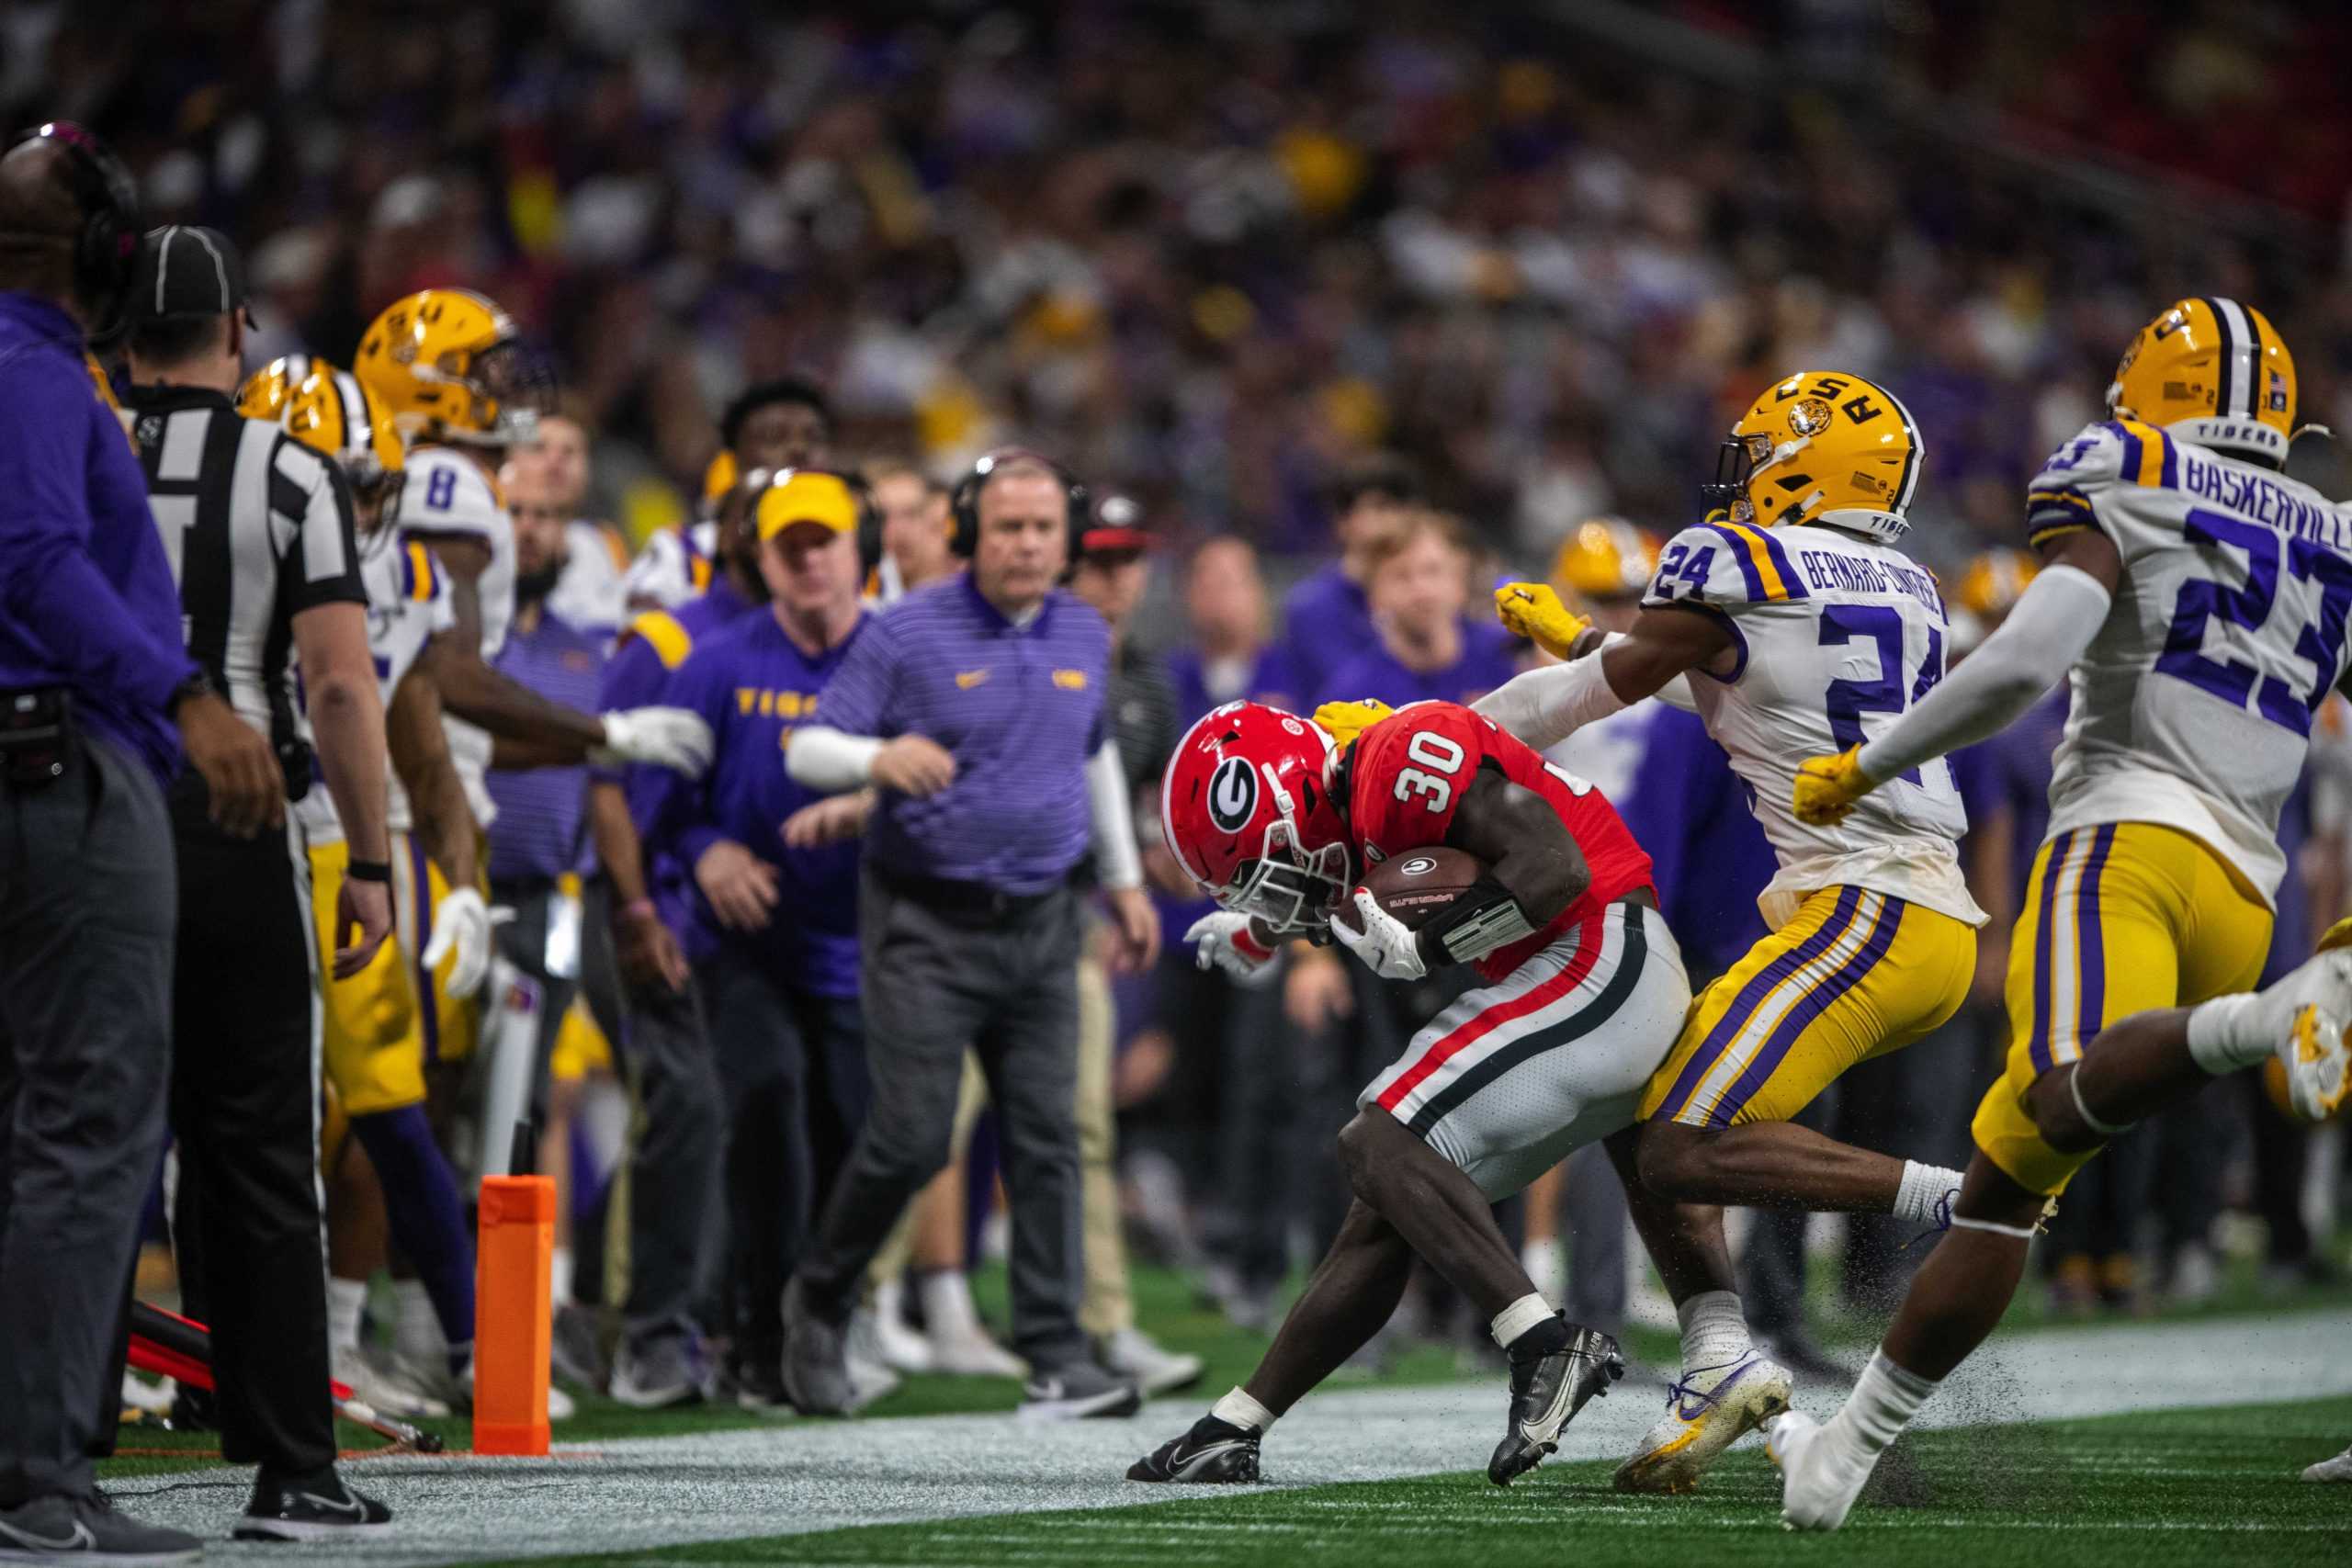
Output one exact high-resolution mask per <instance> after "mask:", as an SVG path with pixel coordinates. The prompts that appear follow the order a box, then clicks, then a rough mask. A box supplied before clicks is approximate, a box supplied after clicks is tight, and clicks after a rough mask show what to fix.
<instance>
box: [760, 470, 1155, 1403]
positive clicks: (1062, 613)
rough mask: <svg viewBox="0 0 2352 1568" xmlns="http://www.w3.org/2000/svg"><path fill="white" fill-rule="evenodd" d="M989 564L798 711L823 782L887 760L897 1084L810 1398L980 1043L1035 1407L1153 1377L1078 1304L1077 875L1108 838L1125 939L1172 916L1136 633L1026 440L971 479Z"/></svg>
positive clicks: (1129, 1395) (797, 1291)
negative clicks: (1137, 812) (1131, 1376)
mask: <svg viewBox="0 0 2352 1568" xmlns="http://www.w3.org/2000/svg"><path fill="white" fill-rule="evenodd" d="M1082 502H1083V496H1082V494H1080V493H1079V492H1077V491H1076V487H1075V486H1074V485H1073V484H1072V483H1071V482H1070V481H1069V479H1068V477H1067V476H1066V475H1064V474H1063V473H1062V472H1061V471H1060V470H1059V469H1058V468H1056V467H1055V466H1054V465H1053V464H1051V463H1049V462H1048V461H1046V459H1045V458H1043V457H1037V456H1036V455H1035V454H1033V453H1028V452H1021V451H1008V452H1001V453H995V454H991V455H990V456H989V457H984V458H982V459H981V460H980V462H979V464H978V466H977V467H975V468H974V469H973V471H972V472H971V474H970V475H968V476H967V478H966V479H965V480H964V482H963V484H961V485H959V486H958V487H957V488H956V513H957V515H956V544H957V547H958V548H959V549H961V550H966V551H967V552H968V553H969V554H970V556H971V565H970V568H969V570H966V571H963V572H960V573H957V574H956V576H953V577H950V578H946V579H944V580H942V581H938V582H934V583H931V584H929V585H927V586H925V587H922V588H920V589H917V590H916V591H915V592H911V593H910V594H908V595H907V596H906V597H905V598H903V599H901V600H900V601H899V604H897V606H896V607H895V608H893V609H892V610H891V611H890V613H889V614H888V615H881V616H877V617H876V618H875V619H874V620H873V621H872V622H871V623H870V624H868V625H867V626H866V627H865V632H864V634H863V635H862V636H860V637H858V638H857V640H856V641H855V642H854V643H853V644H852V645H851V647H850V649H849V652H848V653H847V655H845V656H844V657H843V659H842V664H841V668H840V669H839V670H838V671H835V672H834V674H833V677H832V679H831V682H829V683H828V684H827V685H826V687H825V689H824V692H823V694H822V696H821V698H820V706H819V709H818V711H819V713H820V715H821V716H823V718H824V723H823V724H821V725H804V726H802V727H801V728H799V729H797V730H796V731H794V732H793V735H792V739H791V740H790V743H789V748H790V749H789V750H787V751H786V767H787V768H788V770H789V771H790V773H791V774H792V776H793V777H794V778H795V779H796V780H797V781H799V782H800V783H801V784H806V785H808V786H809V787H810V788H812V789H819V790H828V791H837V790H845V789H855V788H859V787H863V786H865V785H868V784H871V785H873V786H875V788H876V791H877V794H878V799H877V801H876V806H875V808H874V812H873V816H872V818H871V819H870V820H869V822H868V823H867V825H866V830H865V863H864V866H863V870H862V874H861V882H860V887H859V897H858V915H857V925H858V939H859V945H860V965H859V981H860V990H861V992H862V994H863V997H864V1001H865V1022H866V1030H865V1038H866V1052H867V1064H868V1067H869V1069H870V1071H871V1074H872V1077H873V1086H874V1092H873V1100H872V1104H871V1108H870V1110H869V1111H868V1113H867V1115H866V1118H865V1127H864V1128H863V1130H862V1131H861V1132H860V1133H859V1134H858V1140H857V1145H856V1147H855V1148H854V1150H852V1152H851V1154H850V1157H849V1166H848V1168H847V1169H846V1170H845V1171H844V1172H842V1176H841V1177H840V1179H838V1181H837V1183H836V1184H835V1186H834V1189H833V1195H832V1197H831V1201H829V1202H828V1203H827V1205H826V1209H825V1215H824V1220H823V1224H822V1225H821V1227H820V1234H819V1235H818V1237H817V1240H816V1243H815V1245H814V1246H813V1247H811V1248H810V1249H809V1252H808V1253H806V1254H805V1255H804V1256H803V1258H802V1259H801V1262H800V1267H799V1269H798V1271H797V1273H796V1274H795V1275H794V1277H793V1280H792V1284H791V1287H790V1289H789V1290H788V1291H787V1292H786V1295H785V1327H786V1348H785V1362H784V1376H785V1387H786V1391H787V1392H788V1393H790V1394H791V1396H792V1402H793V1403H794V1404H796V1405H797V1406H799V1407H800V1408H801V1409H802V1410H804V1411H825V1412H838V1411H842V1410H845V1409H847V1408H848V1407H849V1404H850V1386H849V1376H848V1370H847V1362H846V1355H845V1340H844V1336H845V1335H846V1332H847V1327H848V1322H849V1314H850V1309H851V1307H852V1306H853V1305H854V1303H855V1300H856V1296H857V1292H858V1288H859V1285H860V1282H861V1281H862V1280H863V1279H864V1277H865V1266H866V1264H867V1263H868V1261H870V1260H871V1259H872V1258H873V1256H874V1254H875V1252H876V1250H877V1249H878V1248H879V1247H881V1245H882V1242H883V1239H884V1237H885V1236H886V1235H888V1232H889V1229H890V1227H891V1225H892V1224H894V1223H895V1222H896V1221H897V1219H898V1217H899V1212H900V1211H901V1210H903V1209H904V1208H905V1207H906V1205H907V1202H908V1201H909V1200H910V1199H911V1198H913V1197H914V1195H915V1193H916V1192H917V1191H918V1190H921V1189H922V1186H923V1184H924V1183H925V1182H927V1181H928V1180H930V1179H931V1178H932V1176H933V1174H935V1173H936V1172H937V1171H938V1170H939V1169H940V1168H941V1167H942V1166H944V1165H945V1164H946V1163H947V1158H948V1143H949V1136H950V1134H951V1133H952V1131H953V1122H954V1120H955V1112H956V1085H957V1082H958V1079H959V1077H960V1076H961V1073H962V1067H963V1059H964V1052H965V1050H966V1048H967V1047H970V1048H971V1049H973V1050H974V1051H976V1052H977V1053H978V1056H979V1061H980V1066H981V1068H982V1070H983V1071H985V1072H986V1074H987V1075H988V1080H989V1100H991V1102H992V1103H994V1105H995V1106H996V1108H997V1111H998V1115H999V1117H1000V1118H1001V1126H1002V1134H1003V1140H1004V1175H1005V1184H1006V1186H1007V1188H1008V1189H1009V1190H1010V1191H1011V1194H1012V1328H1013V1343H1014V1345H1015V1347H1016V1348H1018V1349H1019V1351H1020V1352H1021V1354H1022V1356H1023V1358H1024V1359H1026V1360H1027V1361H1028V1363H1029V1368H1030V1373H1029V1381H1028V1385H1027V1387H1026V1389H1025V1390H1024V1391H1023V1392H1024V1401H1023V1407H1022V1408H1023V1412H1024V1413H1025V1414H1029V1415H1035V1416H1063V1417H1069V1416H1126V1415H1132V1414H1134V1412H1135V1411H1136V1407H1137V1406H1138V1404H1140V1396H1139V1395H1138V1394H1137V1393H1136V1388H1135V1387H1134V1385H1133V1384H1131V1383H1128V1382H1125V1381H1123V1380H1121V1379H1119V1378H1117V1377H1114V1376H1113V1375H1112V1374H1111V1373H1110V1372H1108V1371H1105V1370H1103V1368H1102V1367H1101V1366H1100V1365H1098V1364H1097V1363H1096V1361H1095V1359H1094V1357H1093V1352H1092V1349H1091V1347H1090V1345H1089V1344H1088V1341H1087V1338H1086V1337H1085V1335H1084V1334H1082V1333H1081V1332H1080V1329H1079V1325H1078V1300H1079V1292H1080V1281H1081V1278H1082V1274H1083V1269H1082V1259H1081V1258H1080V1227H1079V1166H1078V1132H1077V1124H1076V1122H1075V1119H1074V1116H1073V1106H1074V1103H1075V1100H1076V1095H1077V1076H1076V1075H1077V1046H1078V991H1077V985H1076V980H1075V976H1076V975H1077V969H1078V952H1079V937H1080V919H1079V914H1080V911H1079V907H1078V896H1077V895H1076V894H1075V893H1073V892H1072V891H1071V889H1070V874H1071V872H1072V871H1073V870H1075V869H1076V868H1077V866H1078V864H1079V863H1080V861H1081V860H1082V859H1084V858H1085V856H1086V855H1087V853H1088V852H1089V850H1090V849H1091V850H1092V852H1093V853H1094V856H1095V869H1096V874H1097V880H1098V881H1099V883H1100V884H1101V886H1102V887H1103V897H1105V899H1106V900H1107V901H1108V903H1109V905H1110V908H1111V912H1112V915H1113V917H1114V930H1115V932H1116V937H1117V945H1118V949H1119V952H1118V953H1117V955H1116V956H1117V957H1118V958H1119V959H1120V960H1121V961H1122V962H1124V963H1125V964H1126V965H1128V966H1131V967H1140V966H1142V965H1144V964H1149V963H1150V962H1151V961H1152V958H1153V956H1154V954H1155V953H1156V952H1157V950H1158V947H1159V919H1158V917H1157V916H1156V914H1155V913H1154V912H1153V909H1152V906H1151V902H1150V900H1149V899H1148V898H1147V897H1145V896H1144V893H1143V887H1142V881H1143V878H1142V870H1141V866H1140V864H1139V858H1138V856H1137V854H1136V839H1135V828H1134V824H1133V821H1132V820H1131V818H1130V815H1129V811H1128V807H1127V793H1126V783H1125V779H1124V778H1123V777H1122V775H1121V769H1120V765H1119V755H1118V747H1117V745H1116V743H1115V742H1114V741H1113V740H1112V739H1110V726H1109V723H1108V720H1107V718H1106V716H1105V714H1104V711H1103V693H1104V688H1105V686H1106V685H1107V683H1108V680H1109V675H1110V658H1111V637H1110V631H1109V628H1108V627H1106V626H1104V625H1103V618H1102V617H1101V616H1100V615H1096V614H1095V613H1094V612H1093V611H1092V610H1091V609H1090V608H1089V607H1088V606H1087V605H1086V604H1083V603H1081V602H1080V600H1078V599H1076V598H1073V597H1072V596H1071V595H1070V594H1069V593H1068V592H1065V591H1063V590H1062V589H1060V588H1058V587H1057V586H1056V583H1057V581H1059V580H1060V578H1061V576H1062V574H1063V570H1064V569H1065V567H1066V566H1067V565H1068V560H1069V536H1070V532H1071V523H1072V518H1071V516H1070V511H1071V508H1072V506H1073V504H1082Z"/></svg>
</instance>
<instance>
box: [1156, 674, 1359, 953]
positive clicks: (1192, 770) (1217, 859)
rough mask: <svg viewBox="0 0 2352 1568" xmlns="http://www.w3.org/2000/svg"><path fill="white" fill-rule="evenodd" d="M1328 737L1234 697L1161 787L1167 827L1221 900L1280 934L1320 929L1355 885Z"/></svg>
mask: <svg viewBox="0 0 2352 1568" xmlns="http://www.w3.org/2000/svg"><path fill="white" fill-rule="evenodd" d="M1338 755H1339V752H1338V748H1336V747H1335V746H1334V745H1333V744H1332V742H1331V738H1330V736H1329V735H1327V734H1326V733H1324V731H1323V730H1322V729H1320V728H1317V726H1315V725H1314V724H1312V723H1310V722H1308V721H1307V720H1306V719H1303V718H1299V717H1297V716H1294V715H1291V714H1286V713H1284V712H1283V711H1282V710H1281V709H1280V708H1270V707H1268V706H1266V705H1264V704H1262V703H1227V704H1226V705H1225V706H1223V707H1221V708H1218V709H1216V711H1215V712H1213V713H1211V714H1209V715H1208V716H1206V717H1204V718H1203V719H1202V720H1201V721H1200V722H1199V723H1198V724H1195V725H1194V726H1193V728H1191V729H1190V730H1188V731H1187V732H1186V733H1185V736H1184V739H1182V741H1181V742H1179V743H1178V745H1177V747H1176V756H1175V760H1174V761H1171V762H1170V763H1169V764H1168V773H1167V774H1166V776H1165V777H1164V778H1163V779H1162V780H1161V782H1160V786H1159V827H1160V831H1161V832H1162V833H1164V834H1166V835H1167V839H1168V848H1169V850H1170V852H1172V853H1173V854H1174V855H1175V856H1176V859H1177V861H1178V863H1181V864H1182V866H1183V868H1184V871H1185V873H1186V874H1188V875H1189V876H1191V877H1192V879H1193V881H1194V882H1197V883H1199V884H1200V885H1201V886H1202V888H1203V889H1204V891H1206V892H1207V893H1208V894H1209V895H1210V896H1211V897H1215V898H1216V901H1217V902H1218V904H1220V905H1222V906H1223V907H1224V908H1227V909H1233V910H1237V911H1238V912H1240V913H1242V914H1246V915H1254V916H1256V917H1257V919H1259V920H1260V921H1261V922H1262V923H1263V924H1265V925H1266V926H1268V927H1270V928H1272V930H1274V931H1293V932H1304V931H1318V930H1320V929H1321V927H1322V924H1323V921H1324V920H1325V919H1326V918H1327V917H1329V914H1330V912H1331V910H1332V909H1333V908H1337V907H1338V904H1339V900H1340V895H1341V894H1343V893H1345V892H1346V891H1347V890H1348V887H1349V886H1350V885H1351V877H1352V872H1351V865H1352V863H1353V860H1352V856H1351V852H1350V839H1349V833H1348V827H1347V824H1346V823H1345V822H1344V821H1342V820H1341V819H1340V812H1339V808H1338V806H1337V805H1336V803H1334V802H1333V800H1332V798H1331V790H1330V784H1329V774H1330V769H1331V766H1332V764H1333V762H1334V761H1337V760H1338Z"/></svg>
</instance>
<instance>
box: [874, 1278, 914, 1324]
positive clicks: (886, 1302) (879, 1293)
mask: <svg viewBox="0 0 2352 1568" xmlns="http://www.w3.org/2000/svg"><path fill="white" fill-rule="evenodd" d="M906 1311H907V1288H906V1286H905V1285H904V1284H902V1283H900V1282H899V1280H897V1279H896V1278H895V1277H894V1278H891V1279H888V1280H883V1281H882V1282H881V1283H880V1284H877V1285H876V1286H875V1287H874V1315H875V1317H876V1319H878V1320H879V1321H881V1322H883V1323H888V1324H890V1325H894V1326H895V1325H904V1323H905V1321H906Z"/></svg>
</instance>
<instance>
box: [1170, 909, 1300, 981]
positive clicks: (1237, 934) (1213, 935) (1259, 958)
mask: <svg viewBox="0 0 2352 1568" xmlns="http://www.w3.org/2000/svg"><path fill="white" fill-rule="evenodd" d="M1184 940H1185V941H1186V942H1193V943H1196V944H1197V945H1196V946H1195V948H1194V949H1193V961H1194V962H1195V963H1197V964H1200V966H1201V967H1202V968H1204V969H1206V968H1208V967H1210V966H1211V965H1215V966H1216V967H1217V968H1219V969H1222V970H1224V971H1225V972H1226V973H1227V974H1228V975H1230V976H1233V977H1234V978H1235V979H1236V980H1238V981H1239V982H1241V984H1243V985H1245V986H1262V985H1264V984H1265V983H1266V982H1267V981H1268V980H1271V979H1272V978H1273V977H1274V973H1275V970H1276V968H1277V965H1276V964H1275V963H1274V950H1273V949H1272V948H1270V947H1261V946H1259V945H1258V941H1257V939H1256V938H1255V937H1253V936H1251V935H1250V917H1249V916H1247V915H1237V914H1235V913H1233V912H1232V911H1231V910H1228V909H1220V910H1218V911H1217V912H1216V914H1214V915H1203V916H1202V917H1201V918H1200V919H1197V920H1194V921H1193V927H1192V930H1190V931H1186V932H1185V933H1184Z"/></svg>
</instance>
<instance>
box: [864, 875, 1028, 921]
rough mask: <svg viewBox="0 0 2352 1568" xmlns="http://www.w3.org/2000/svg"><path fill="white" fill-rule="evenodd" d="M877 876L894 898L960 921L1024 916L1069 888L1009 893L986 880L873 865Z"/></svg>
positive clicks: (876, 878)
mask: <svg viewBox="0 0 2352 1568" xmlns="http://www.w3.org/2000/svg"><path fill="white" fill-rule="evenodd" d="M874 878H875V880H876V881H877V882H879V883H880V884H881V885H882V886H884V887H885V888H887V889H888V891H889V893H890V896H891V897H894V898H904V899H907V900H909V901H910V902H911V903H916V904H921V905H922V907H923V908H927V909H929V910H931V911H932V912H933V914H938V915H944V916H946V917H947V918H949V919H957V920H972V921H984V920H998V919H1004V918H1006V917H1007V916H1012V915H1025V914H1028V913H1030V912H1031V911H1032V910H1035V909H1036V908H1039V907H1040V906H1042V905H1044V904H1045V903H1046V902H1047V901H1048V900H1050V899H1054V898H1058V897H1061V896H1062V894H1063V893H1064V892H1065V891H1066V889H1064V888H1060V887H1048V888H1046V890H1045V891H1044V892H1042V893H1008V892H1006V891H1005V890H1004V889H1003V888H1001V887H998V886H995V885H993V884H991V883H987V882H960V881H957V880H956V879H955V878H953V877H946V876H916V875H914V874H911V873H909V872H903V871H893V870H892V869H891V868H890V867H888V866H886V865H876V866H875V867H874Z"/></svg>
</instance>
